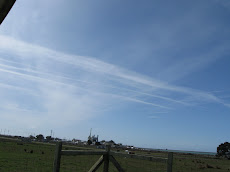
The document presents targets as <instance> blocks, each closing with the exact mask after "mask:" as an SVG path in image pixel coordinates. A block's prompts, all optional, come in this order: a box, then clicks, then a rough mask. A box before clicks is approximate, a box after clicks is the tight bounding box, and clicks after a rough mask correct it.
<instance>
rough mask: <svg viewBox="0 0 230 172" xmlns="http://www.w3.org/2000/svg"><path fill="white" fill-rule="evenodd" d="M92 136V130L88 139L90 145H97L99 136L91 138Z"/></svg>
mask: <svg viewBox="0 0 230 172" xmlns="http://www.w3.org/2000/svg"><path fill="white" fill-rule="evenodd" d="M91 134H92V128H91V129H90V133H89V137H88V143H89V144H90V143H91V144H94V145H95V144H96V143H97V142H98V135H97V137H96V136H95V135H93V136H91Z"/></svg>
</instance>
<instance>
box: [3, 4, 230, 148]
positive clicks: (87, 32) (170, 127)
mask: <svg viewBox="0 0 230 172" xmlns="http://www.w3.org/2000/svg"><path fill="white" fill-rule="evenodd" d="M229 17H230V2H229V1H228V0H204V1H199V0H197V1H182V0H181V1H179V0H177V1H173V2H172V1H169V0H168V1H167V0H165V1H158V0H154V1H152V0H151V1H150V0H145V1H137V0H132V1H131V0H127V1H122V0H116V1H115V0H111V1H106V0H98V1H89V0H85V1H78V0H69V1H68V3H67V2H66V1H64V0H55V1H54V0H50V1H45V0H40V1H36V2H35V1H29V0H24V1H22V0H18V1H17V2H16V3H15V5H14V7H13V8H12V10H11V11H10V13H9V14H8V16H7V17H6V19H5V20H4V22H3V23H2V25H1V26H0V94H1V100H0V110H1V113H0V114H1V115H0V126H1V133H3V132H4V131H5V132H7V131H8V130H9V132H10V133H11V134H20V135H29V134H34V133H35V134H39V133H42V134H44V135H49V134H50V131H51V129H52V130H53V131H54V134H55V136H56V137H60V138H64V137H65V138H77V139H82V140H86V139H87V136H88V134H89V131H90V128H93V134H98V135H99V140H102V139H105V140H111V139H113V140H114V141H115V142H121V143H123V144H131V145H135V146H139V147H151V148H160V149H166V148H167V149H178V150H195V151H212V152H215V151H216V147H217V146H218V145H219V144H220V143H222V142H225V141H229V139H230V138H229V127H228V126H229V120H230V116H229V115H230V80H229V75H230V68H229V65H230V57H229V55H230V46H229V45H230V23H229Z"/></svg>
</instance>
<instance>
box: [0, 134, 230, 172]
mask: <svg viewBox="0 0 230 172" xmlns="http://www.w3.org/2000/svg"><path fill="white" fill-rule="evenodd" d="M54 149H55V145H54V144H49V143H23V142H21V141H19V140H13V139H3V138H0V171H3V172H27V171H28V172H51V171H52V168H53V158H54V151H55V150H54ZM63 149H71V150H72V149H78V150H79V149H89V147H77V146H64V147H63ZM121 151H122V150H121ZM135 153H136V154H146V155H154V156H160V157H167V153H164V152H143V151H136V152H135ZM99 157H100V156H74V157H71V156H63V157H62V159H61V171H62V172H70V171H88V170H89V169H90V167H91V166H92V165H93V164H94V163H95V162H96V161H97V159H98V158H99ZM115 158H116V159H117V161H118V162H119V163H120V164H121V166H122V167H123V168H124V169H125V170H126V171H130V172H135V171H137V172H138V171H143V172H144V171H148V172H150V171H166V168H167V164H164V163H156V162H151V161H144V160H136V159H130V158H125V157H123V158H122V157H115ZM99 171H102V168H101V169H99ZM110 171H114V172H115V171H116V170H115V168H114V167H113V165H112V164H110ZM173 171H176V172H180V171H186V172H187V171H198V172H199V171H202V172H207V171H213V172H214V171H215V172H216V171H217V172H218V171H219V172H226V171H230V161H229V160H226V159H220V158H216V157H213V156H212V157H211V156H210V157H207V156H202V155H191V154H179V153H178V154H176V153H175V154H174V160H173Z"/></svg>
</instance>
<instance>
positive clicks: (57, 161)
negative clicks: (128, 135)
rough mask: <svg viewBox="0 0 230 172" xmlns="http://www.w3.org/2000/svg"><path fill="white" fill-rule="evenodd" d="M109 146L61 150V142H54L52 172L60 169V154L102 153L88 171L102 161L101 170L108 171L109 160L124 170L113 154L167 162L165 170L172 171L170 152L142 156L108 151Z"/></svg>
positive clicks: (97, 166)
mask: <svg viewBox="0 0 230 172" xmlns="http://www.w3.org/2000/svg"><path fill="white" fill-rule="evenodd" d="M110 148H111V146H110V145H107V146H106V150H105V151H91V150H90V151H89V150H87V151H82V150H62V142H58V143H57V144H56V150H55V157H54V167H53V172H59V171H60V162H61V156H62V155H65V156H76V155H102V156H101V157H100V158H99V159H98V160H97V162H96V163H95V164H94V165H93V166H92V167H91V168H90V170H89V172H95V171H97V169H98V168H99V167H100V166H101V165H102V163H103V162H104V168H103V172H108V171H109V162H112V163H113V165H114V166H115V167H116V168H117V170H118V172H124V169H123V168H122V167H121V165H120V164H119V163H118V162H117V160H116V159H115V158H114V156H121V157H128V158H134V159H140V160H148V161H154V162H162V163H167V172H172V164H173V153H172V152H169V153H168V158H159V157H152V156H142V155H135V154H125V153H118V152H112V151H110Z"/></svg>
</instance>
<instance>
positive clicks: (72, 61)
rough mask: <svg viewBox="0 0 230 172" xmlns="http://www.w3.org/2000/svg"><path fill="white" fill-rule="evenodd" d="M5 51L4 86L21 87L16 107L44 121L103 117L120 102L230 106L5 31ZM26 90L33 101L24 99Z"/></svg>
mask: <svg viewBox="0 0 230 172" xmlns="http://www.w3.org/2000/svg"><path fill="white" fill-rule="evenodd" d="M0 54H1V57H0V78H1V84H0V87H1V88H4V89H13V90H15V91H17V92H16V93H15V94H14V95H11V94H10V93H9V92H5V93H4V95H5V97H8V101H9V102H11V103H12V104H16V106H17V108H11V110H12V111H13V112H15V111H17V109H18V110H19V109H20V107H21V109H22V110H23V109H26V108H24V107H27V109H31V108H32V107H33V106H35V107H36V108H35V109H36V110H35V111H36V112H37V111H38V112H39V113H40V115H41V116H44V118H43V122H44V121H47V122H49V121H50V119H52V118H53V117H55V116H58V117H59V119H62V120H59V122H61V121H63V120H64V121H65V117H63V114H65V115H66V116H67V119H68V120H71V121H76V120H83V119H88V118H93V117H95V116H97V115H98V113H97V114H95V113H94V112H96V111H98V112H99V114H100V110H99V109H103V108H105V109H106V106H107V105H108V106H111V104H113V103H114V102H117V103H118V102H119V101H123V102H125V101H128V102H133V103H137V104H143V105H146V106H149V107H151V108H155V109H157V110H159V109H167V110H173V108H174V106H175V105H176V106H178V105H179V106H192V105H193V104H197V103H198V104H199V102H206V103H219V104H223V105H225V106H227V107H229V105H228V103H226V102H225V101H223V100H222V99H220V98H218V97H216V96H215V95H213V94H212V93H208V92H204V91H200V90H195V89H191V88H186V87H180V86H175V85H171V84H168V83H165V82H163V81H159V80H154V79H152V78H150V77H148V76H145V75H142V74H139V73H136V72H133V71H130V70H127V69H124V68H121V67H119V66H116V65H113V64H109V63H106V62H103V61H100V60H97V59H94V58H91V57H84V56H77V55H69V54H65V53H61V52H57V51H54V50H50V49H47V48H44V47H41V46H37V45H33V44H29V43H25V42H23V41H19V40H16V39H14V38H12V37H7V36H3V35H0ZM26 94H28V95H27V96H30V97H29V99H30V100H31V101H30V102H29V103H28V100H26V101H25V102H22V101H20V100H21V98H23V96H24V95H26ZM118 100H119V101H118ZM28 104H29V105H28ZM114 107H116V106H114ZM8 110H9V108H8ZM32 110H33V108H32ZM6 113H7V111H6ZM28 113H31V112H30V111H29V112H28ZM42 114H43V115H42ZM44 114H46V115H44ZM92 114H94V115H92ZM28 115H29V114H28ZM36 118H37V117H36ZM44 119H46V120H44ZM68 120H67V121H68ZM66 123H68V122H66ZM37 124H39V122H38V123H37Z"/></svg>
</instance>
